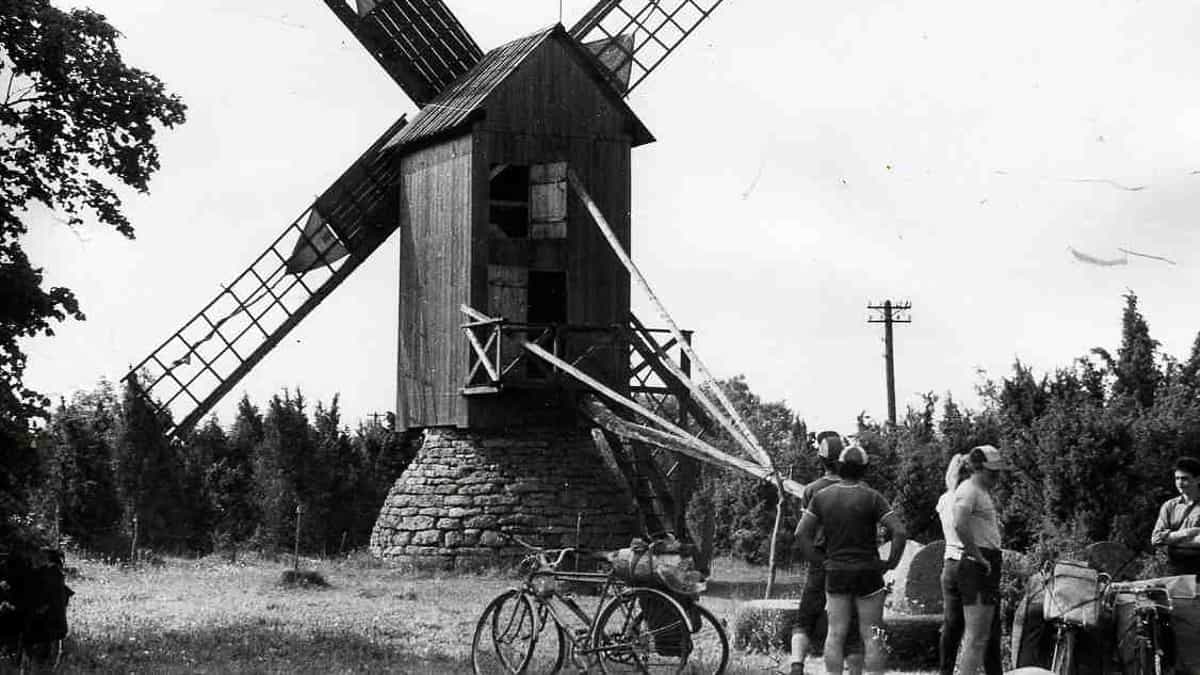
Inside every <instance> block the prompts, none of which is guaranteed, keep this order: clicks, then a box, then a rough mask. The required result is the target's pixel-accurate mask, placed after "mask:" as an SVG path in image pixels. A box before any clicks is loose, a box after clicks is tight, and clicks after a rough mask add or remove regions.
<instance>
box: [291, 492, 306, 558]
mask: <svg viewBox="0 0 1200 675" xmlns="http://www.w3.org/2000/svg"><path fill="white" fill-rule="evenodd" d="M303 516H304V504H296V540H295V542H294V543H293V545H292V569H295V570H299V569H300V519H301V517H303Z"/></svg>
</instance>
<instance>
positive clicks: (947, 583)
mask: <svg viewBox="0 0 1200 675" xmlns="http://www.w3.org/2000/svg"><path fill="white" fill-rule="evenodd" d="M970 477H971V463H970V461H969V460H968V459H967V455H966V454H965V453H959V454H956V455H954V456H953V457H951V458H950V463H949V464H948V465H947V466H946V477H945V481H946V491H945V492H944V493H942V496H941V497H939V498H938V502H937V507H936V510H937V514H938V519H939V520H940V521H941V523H942V539H943V540H944V541H945V542H946V549H945V553H944V554H943V565H942V577H941V583H942V630H941V636H940V639H939V641H938V657H939V666H940V667H939V669H938V670H939V672H940V673H942V675H954V666H955V662H956V661H957V660H958V648H959V646H960V645H961V644H962V638H963V631H964V630H965V628H966V617H965V616H964V614H963V603H962V593H961V592H960V590H959V587H958V567H959V561H961V560H962V557H963V545H962V540H960V539H959V538H958V533H957V532H956V531H955V527H954V502H955V490H957V489H958V486H959V485H962V483H963V482H964V481H966V480H967V479H969V478H970ZM998 617H999V614H997V618H998ZM983 671H984V672H985V673H987V675H1001V673H1003V672H1004V661H1003V657H1002V655H1001V649H1000V631H998V630H995V631H992V633H991V634H990V635H989V636H988V644H987V651H986V652H985V653H984V658H983Z"/></svg>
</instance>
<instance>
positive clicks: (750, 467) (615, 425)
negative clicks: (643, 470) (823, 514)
mask: <svg viewBox="0 0 1200 675" xmlns="http://www.w3.org/2000/svg"><path fill="white" fill-rule="evenodd" d="M581 407H582V409H583V412H584V414H586V415H587V416H588V417H589V418H590V419H592V421H594V422H595V423H596V424H598V425H600V426H601V427H603V428H604V429H607V430H608V431H610V432H612V433H613V434H616V435H617V436H620V437H621V438H625V439H628V440H630V441H638V442H642V443H647V444H649V445H653V446H655V447H659V448H662V449H664V450H669V451H671V452H677V453H679V454H681V455H684V456H687V457H693V458H695V459H698V460H700V461H702V462H705V463H708V464H716V465H718V466H722V467H724V468H727V469H734V470H737V471H742V472H744V473H748V474H750V475H752V476H754V477H755V478H758V479H760V480H764V481H767V482H769V483H775V484H777V485H782V487H783V489H784V491H785V492H787V493H789V494H791V495H793V496H796V497H799V496H801V495H802V494H803V493H804V485H803V484H802V483H798V482H796V481H794V480H792V479H790V478H784V479H782V480H778V476H777V474H775V472H774V471H771V470H768V469H766V468H764V467H762V466H759V465H758V464H755V463H753V462H750V461H747V460H744V459H741V458H739V457H733V456H731V455H727V454H725V453H723V452H721V451H720V450H717V449H716V448H713V447H712V446H710V445H708V444H707V443H704V442H703V441H700V440H698V439H696V438H694V437H689V438H682V437H679V436H676V435H674V434H669V433H666V432H664V431H661V430H659V429H655V428H653V427H648V426H646V425H644V424H637V423H636V422H630V421H628V420H625V419H623V418H621V417H620V416H618V415H617V414H616V413H614V412H613V411H612V410H610V409H609V408H608V406H605V405H604V404H603V403H602V402H600V401H599V400H598V399H596V398H594V397H587V398H585V399H583V400H582V401H581Z"/></svg>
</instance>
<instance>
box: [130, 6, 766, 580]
mask: <svg viewBox="0 0 1200 675" xmlns="http://www.w3.org/2000/svg"><path fill="white" fill-rule="evenodd" d="M324 1H325V2H326V4H327V5H328V6H329V7H330V9H332V10H333V12H334V14H335V15H337V17H338V18H339V19H341V21H342V22H343V23H344V24H345V25H346V26H347V27H348V28H349V29H350V30H351V31H352V32H353V33H354V35H355V36H356V37H357V38H358V39H359V41H360V42H361V43H362V44H363V45H364V47H366V48H367V49H368V51H369V52H370V53H371V54H372V55H373V56H374V57H375V59H376V60H377V61H378V62H379V63H380V64H381V65H382V66H383V67H384V68H385V70H387V72H388V73H389V74H390V75H391V76H392V78H393V79H394V80H395V81H396V82H397V83H398V84H399V85H400V86H401V87H403V88H404V89H405V91H406V92H407V93H408V94H409V96H410V97H411V98H412V99H413V100H414V102H416V103H417V105H418V107H419V108H420V111H419V112H418V113H417V114H416V115H415V116H414V117H413V119H412V120H406V119H404V118H401V119H400V120H398V121H397V122H396V123H395V124H393V125H392V126H391V127H390V128H389V129H387V130H386V131H385V133H384V134H383V135H382V136H381V137H380V138H379V140H378V141H376V143H374V144H373V145H372V146H371V147H370V148H368V149H367V151H366V152H365V153H364V154H363V155H362V157H360V158H359V159H358V160H357V161H356V162H355V163H354V164H353V165H352V166H351V167H350V168H349V169H348V170H347V171H346V172H345V173H344V174H343V175H342V176H341V177H340V178H339V179H338V180H337V181H335V183H334V184H333V185H332V186H331V187H330V188H329V189H327V190H326V191H325V192H324V193H322V194H321V195H320V197H318V198H317V200H316V201H315V202H314V203H313V204H312V205H310V206H309V207H308V208H306V209H305V210H304V212H303V213H301V215H300V216H299V217H298V218H297V219H296V220H295V221H294V222H293V223H292V224H291V225H290V226H289V227H288V228H287V229H286V230H285V232H284V233H283V234H282V235H280V236H279V237H278V238H277V239H276V240H275V241H274V242H273V243H272V244H271V246H269V247H268V248H267V250H266V251H264V253H263V254H262V255H261V256H259V258H258V259H256V260H255V261H254V263H252V264H251V265H250V266H249V267H248V268H247V270H246V271H245V272H243V273H242V274H241V275H240V276H239V277H237V278H236V279H235V280H234V282H233V283H231V284H228V285H226V286H224V287H223V290H222V293H221V294H219V295H218V296H217V298H215V299H214V300H213V301H212V302H211V303H209V305H207V306H206V307H205V308H204V309H202V310H201V311H200V312H199V313H197V314H196V315H195V316H194V317H193V318H192V319H191V320H190V321H188V322H187V323H185V324H184V326H183V328H181V329H180V330H178V331H176V332H175V333H174V334H173V335H172V336H171V337H170V338H168V339H167V340H166V341H165V342H164V343H163V344H162V345H161V346H160V347H159V348H158V349H156V350H155V351H154V352H153V353H152V354H151V355H150V356H149V357H147V358H146V359H144V360H143V361H142V362H141V363H140V364H139V365H138V366H137V367H135V368H134V369H133V370H132V371H131V373H130V375H128V376H127V377H130V378H136V377H138V375H139V374H141V375H142V378H141V379H142V381H141V382H140V384H141V389H142V392H143V394H144V396H145V398H146V399H147V400H148V401H149V402H151V403H153V404H154V405H155V406H157V407H159V409H160V410H162V411H163V412H164V413H170V414H169V415H166V414H164V417H167V418H170V419H174V420H178V421H177V422H171V428H170V433H172V434H174V435H180V434H184V433H187V432H188V430H189V429H190V428H191V427H192V426H193V425H194V424H195V423H196V422H197V421H198V420H199V419H200V418H201V417H202V416H203V415H204V414H206V413H207V411H208V410H210V409H211V407H212V406H213V405H214V404H215V403H216V402H217V401H218V400H219V399H220V398H221V397H222V396H224V395H225V394H226V393H228V392H229V391H230V390H231V389H232V388H233V387H234V386H235V385H236V383H237V382H238V381H239V380H240V379H241V378H242V377H243V376H245V374H246V373H248V372H249V370H250V369H252V368H253V367H254V365H255V364H256V363H258V361H259V360H261V359H262V358H263V357H264V356H265V355H266V354H267V353H268V352H269V351H270V350H271V349H272V348H273V347H274V346H275V345H276V344H277V343H278V342H279V341H280V340H281V339H282V337H283V336H284V335H286V334H287V332H288V331H290V330H291V329H292V328H293V327H294V326H295V325H297V324H298V323H299V322H300V321H301V320H302V319H303V318H304V317H305V316H306V315H307V314H308V313H309V312H310V311H311V310H312V309H313V308H314V307H315V306H316V305H317V304H319V303H320V302H321V301H323V300H324V299H325V298H326V297H327V296H328V295H329V294H330V293H331V292H332V291H333V290H334V289H335V288H337V286H338V285H340V283H341V282H342V281H343V280H344V279H345V278H346V277H347V276H349V274H351V273H352V272H353V271H354V269H355V268H357V266H358V265H359V264H361V262H362V261H363V260H365V259H366V257H367V256H369V255H370V254H371V253H372V252H373V251H374V250H376V249H377V248H378V247H379V245H380V244H382V243H383V241H385V240H386V239H387V238H388V237H389V236H391V235H392V233H393V232H396V231H398V232H399V235H398V236H399V237H400V251H401V254H400V256H401V259H400V265H399V275H400V298H399V312H398V319H397V320H398V322H399V336H400V337H399V350H398V351H399V355H398V359H397V370H396V374H395V377H396V383H397V394H396V430H397V432H408V433H409V435H410V437H411V438H413V439H415V442H417V443H419V449H418V451H417V453H416V458H415V459H414V460H413V462H412V463H411V464H410V466H409V467H408V468H407V469H406V470H405V471H404V473H403V474H402V475H401V476H399V477H398V478H397V480H396V482H395V485H394V486H393V488H392V491H391V494H390V495H389V496H388V499H387V502H386V503H385V504H384V505H383V508H382V510H381V513H380V516H379V519H378V522H377V523H376V527H375V531H374V533H373V535H372V541H371V546H372V549H373V550H374V551H375V552H376V553H378V554H381V555H385V556H390V557H404V558H410V559H414V560H430V561H435V562H437V563H438V564H447V565H456V564H460V563H464V562H471V561H480V560H484V561H486V560H491V559H494V558H495V556H497V555H500V556H503V555H506V554H512V553H516V552H517V551H516V550H514V549H512V548H511V547H509V546H508V545H507V544H506V542H505V541H504V539H503V536H502V533H514V534H520V535H523V536H524V537H528V538H530V539H533V540H535V541H541V542H543V543H546V544H550V545H558V544H563V543H566V544H575V543H579V544H583V545H593V546H605V545H616V544H619V543H621V542H623V541H627V540H628V538H629V536H630V535H632V534H639V533H646V532H648V531H670V530H675V531H678V530H680V529H682V513H681V509H679V508H676V504H677V503H680V502H681V501H682V500H683V499H685V498H686V495H687V493H688V491H689V490H690V485H691V484H692V483H693V482H694V480H695V475H696V470H695V464H694V462H693V461H691V460H688V459H687V457H692V456H696V443H699V442H698V441H695V442H692V441H689V443H691V446H688V444H687V443H684V445H682V446H680V445H679V443H680V441H679V439H678V438H677V436H678V435H679V434H678V432H676V433H675V434H673V435H672V434H668V436H669V437H668V438H666V439H665V440H664V439H663V438H659V437H657V436H654V435H653V434H650V435H648V436H647V435H646V434H645V433H642V432H638V431H636V430H635V432H630V433H624V432H622V433H617V431H620V430H622V429H624V430H625V431H628V430H629V429H630V428H631V427H629V426H628V425H626V424H625V423H624V422H621V421H620V420H619V419H617V418H616V417H615V416H613V415H611V414H610V413H611V411H608V410H607V409H605V408H604V407H603V406H601V405H598V404H597V402H596V401H595V400H592V399H589V398H588V396H587V392H589V391H600V390H603V391H607V392H608V395H609V396H610V397H615V398H617V399H620V398H622V397H631V396H632V397H637V396H640V397H641V398H640V400H641V401H642V402H643V403H646V404H648V405H651V407H653V408H654V409H655V411H657V413H661V414H663V415H667V416H669V417H670V423H668V424H671V423H679V422H682V421H686V419H687V417H688V415H689V414H691V415H693V416H694V417H699V418H700V419H701V420H702V421H707V422H709V423H710V424H711V420H709V418H708V417H707V416H705V415H704V414H703V411H702V410H700V409H699V408H698V407H697V405H696V403H695V400H694V399H695V398H696V397H695V396H694V394H696V393H699V392H698V390H697V389H696V388H695V387H694V386H690V385H689V383H688V381H687V375H688V370H689V365H690V362H689V358H688V355H689V354H691V352H690V348H689V347H688V344H689V343H690V337H691V336H690V334H684V333H681V332H679V331H678V330H677V329H675V330H673V331H672V333H671V334H670V335H667V334H666V331H655V330H651V329H647V328H646V327H644V326H643V325H642V324H641V323H640V322H638V321H637V320H636V319H635V318H633V317H632V316H631V314H630V285H631V277H630V270H631V269H633V268H632V267H631V266H630V263H629V259H628V251H629V246H630V227H631V224H630V204H631V169H630V167H631V152H632V149H633V148H635V147H637V146H639V145H642V144H645V143H648V142H651V141H653V140H654V139H653V137H652V136H651V134H650V132H649V131H648V130H647V129H646V127H645V126H644V125H643V124H642V122H641V121H640V120H639V119H638V118H637V116H636V115H635V114H634V113H633V111H632V110H631V109H630V108H629V106H628V105H627V104H626V102H625V96H626V95H627V94H628V92H629V90H631V89H632V88H633V87H635V86H637V84H638V83H640V82H641V81H642V80H643V79H644V78H645V77H646V76H647V75H649V74H650V72H652V71H653V70H654V68H655V67H656V66H657V65H658V64H659V63H661V61H662V59H664V58H665V57H666V56H667V55H669V54H670V53H671V52H672V51H673V50H674V48H675V46H677V45H678V44H679V43H680V42H682V40H683V39H684V38H686V37H687V36H688V35H689V34H690V33H691V32H692V30H694V29H695V27H696V26H697V25H699V23H701V22H702V21H703V20H704V19H706V18H707V17H708V14H709V13H710V12H711V11H712V10H713V9H715V7H716V6H717V5H719V4H720V0H715V1H713V0H708V1H707V2H705V3H698V2H697V0H673V1H672V2H665V1H663V0H602V2H600V3H599V4H598V5H597V6H596V7H595V8H593V10H591V11H590V12H589V13H588V14H587V15H586V16H585V17H584V18H583V19H582V20H581V21H580V22H579V24H577V25H576V26H575V27H574V28H572V29H571V31H569V32H568V31H567V30H565V29H564V28H563V27H562V26H560V25H555V26H552V27H549V28H546V29H543V30H540V31H538V32H536V33H534V34H532V35H528V36H526V37H523V38H520V39H517V40H514V41H512V42H510V43H508V44H505V45H503V46H501V47H498V48H496V49H494V50H492V51H490V52H488V53H487V54H483V53H482V51H481V50H479V48H478V47H477V46H475V44H474V42H473V41H472V40H471V38H470V36H469V35H467V33H466V31H465V30H464V29H463V28H462V26H461V25H459V24H458V22H457V21H456V20H455V19H454V17H453V15H452V14H451V13H450V12H449V10H448V9H447V8H446V7H445V6H444V5H443V3H442V2H441V0H386V1H374V0H358V2H357V3H356V4H355V5H353V6H351V5H350V4H347V3H346V2H345V0H324ZM601 214H603V215H601ZM597 225H600V227H597ZM614 251H615V252H616V253H617V255H614ZM672 326H673V324H672ZM681 350H682V351H681ZM539 354H540V355H541V356H538V355H539ZM535 356H538V357H537V358H535ZM564 373H574V375H573V376H572V377H570V378H569V377H564ZM147 376H148V379H147ZM581 377H582V379H580V378H581ZM135 381H136V380H135ZM578 382H587V383H588V384H587V385H586V386H583V387H580V386H568V385H571V384H578ZM689 392H692V393H689ZM700 398H702V399H703V398H704V397H700ZM582 399H587V400H582ZM635 407H636V406H635ZM705 408H706V409H709V410H712V409H713V408H712V406H710V405H708V404H707V402H706V405H705ZM581 410H582V411H583V413H582V414H581ZM668 411H669V412H668ZM646 412H649V411H646ZM658 419H665V418H658ZM606 420H607V421H608V422H612V424H609V423H608V422H606ZM614 425H615V426H614ZM634 426H636V425H634ZM681 426H683V425H682V424H681ZM726 428H727V429H730V430H731V431H734V430H733V428H732V427H730V426H728V424H726ZM614 430H617V431H614ZM656 439H657V440H656ZM685 440H686V439H685ZM701 445H702V444H701ZM651 446H656V447H660V448H661V447H667V448H668V449H672V450H678V451H679V452H680V453H681V454H679V455H678V456H676V455H671V457H672V459H670V460H669V461H668V464H667V465H664V463H663V462H662V461H661V460H660V461H655V460H654V459H653V457H652V456H651V451H650V447H651ZM676 446H678V447H676ZM689 447H690V449H689ZM701 454H703V453H701ZM738 461H741V460H738ZM735 465H736V462H735ZM755 470H756V469H755ZM668 473H669V474H671V476H670V478H668V477H667V475H666V474H668ZM756 475H758V474H756ZM762 475H765V474H762Z"/></svg>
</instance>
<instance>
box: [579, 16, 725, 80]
mask: <svg viewBox="0 0 1200 675" xmlns="http://www.w3.org/2000/svg"><path fill="white" fill-rule="evenodd" d="M722 2H724V0H600V2H599V3H597V4H596V6H595V7H593V8H592V9H591V11H589V12H588V13H587V14H585V15H584V16H583V18H582V19H580V20H579V23H577V24H575V26H574V27H573V28H571V36H572V37H574V38H575V39H576V40H578V41H580V42H582V43H584V44H586V45H588V47H589V48H590V49H592V50H593V52H595V53H596V54H597V56H598V57H599V58H600V60H601V62H602V63H603V64H604V65H605V67H607V68H608V69H609V70H610V71H611V72H612V73H613V75H614V84H616V85H618V88H620V86H619V85H620V83H621V82H622V81H624V82H628V87H626V88H625V89H624V93H626V94H627V93H629V92H631V91H633V90H634V88H636V87H637V86H638V85H639V84H641V82H642V80H644V79H646V77H647V76H649V75H650V73H652V72H654V69H655V68H657V67H658V66H659V65H660V64H662V62H663V60H664V59H666V58H667V56H669V55H670V54H671V52H673V51H675V49H676V48H677V47H678V46H679V45H680V44H681V43H682V42H683V41H684V40H685V39H687V37H688V36H689V35H691V34H692V33H693V32H694V31H695V30H696V28H697V27H698V26H699V25H700V24H701V23H703V22H704V20H705V19H707V18H708V17H709V15H710V14H712V12H713V10H715V9H716V8H717V7H718V6H719V5H720V4H721V3H722Z"/></svg>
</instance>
